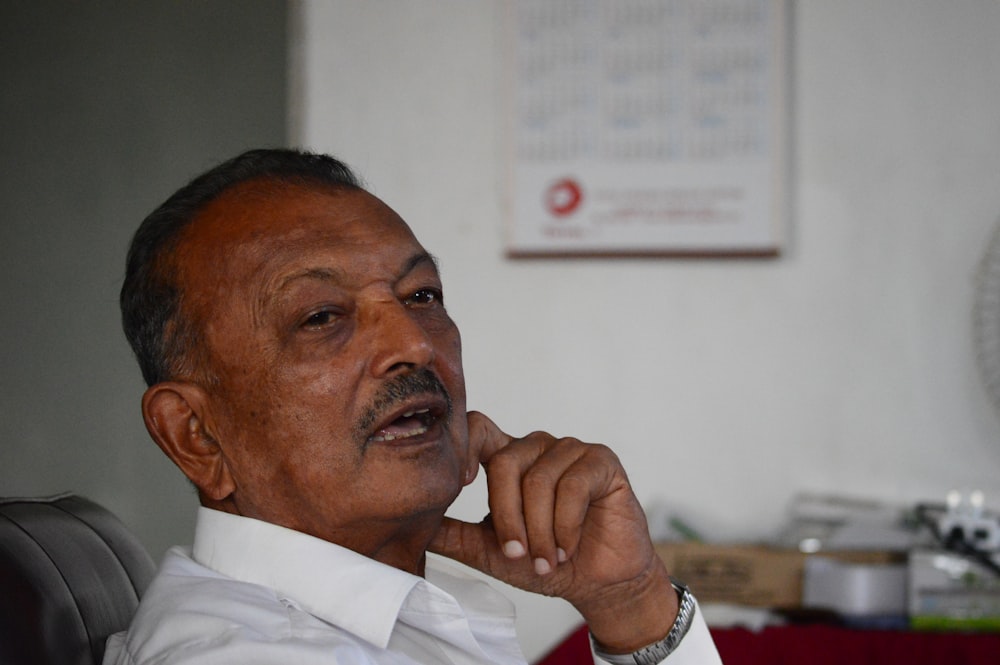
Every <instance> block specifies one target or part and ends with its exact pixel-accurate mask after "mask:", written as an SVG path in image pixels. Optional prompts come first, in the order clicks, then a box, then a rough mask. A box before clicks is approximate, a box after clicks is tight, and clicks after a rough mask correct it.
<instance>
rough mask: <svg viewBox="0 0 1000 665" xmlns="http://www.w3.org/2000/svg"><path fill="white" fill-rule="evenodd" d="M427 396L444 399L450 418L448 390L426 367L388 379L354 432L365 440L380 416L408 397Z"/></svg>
mask: <svg viewBox="0 0 1000 665" xmlns="http://www.w3.org/2000/svg"><path fill="white" fill-rule="evenodd" d="M427 394H431V395H439V396H441V397H442V398H444V401H445V403H446V404H447V417H448V418H451V413H452V405H451V395H449V394H448V390H447V389H446V388H445V387H444V384H443V383H441V380H440V379H438V377H437V375H436V374H434V372H432V371H430V370H429V369H427V368H426V367H421V368H419V369H415V370H413V371H412V372H409V373H407V374H400V375H399V376H396V377H393V378H392V379H389V380H388V381H387V382H386V383H385V384H384V385H383V386H382V387H381V388H380V389H379V391H378V393H377V394H376V395H375V397H374V398H373V399H372V402H371V404H369V405H368V406H367V407H366V408H365V410H364V412H363V413H362V414H361V418H360V419H359V420H358V424H357V427H356V431H357V433H358V435H359V437H360V438H361V440H367V438H368V434H369V433H370V432H371V428H372V427H374V426H375V423H376V422H377V421H378V419H379V416H380V415H381V414H383V413H385V412H386V411H389V410H390V409H392V408H393V407H395V406H396V405H397V404H399V403H400V402H402V401H404V400H406V399H409V398H410V397H414V396H416V395H427Z"/></svg>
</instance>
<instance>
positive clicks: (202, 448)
mask: <svg viewBox="0 0 1000 665" xmlns="http://www.w3.org/2000/svg"><path fill="white" fill-rule="evenodd" d="M142 415H143V419H144V420H145V423H146V429H147V430H148V431H149V434H150V436H151V437H153V440H154V441H155V442H156V445H158V446H159V447H160V449H161V450H162V451H163V452H164V454H166V456H167V457H169V458H170V459H171V460H172V461H173V463H174V464H176V465H177V467H178V468H180V470H181V471H182V472H183V473H184V475H185V476H187V477H188V479H189V480H190V481H191V482H192V483H194V484H195V486H197V488H198V490H199V491H200V493H201V494H202V495H203V496H204V497H206V498H208V499H211V500H214V501H222V500H224V499H225V498H226V497H228V496H229V495H230V494H232V493H233V490H234V489H235V483H234V482H233V478H232V474H231V473H230V471H229V467H228V465H227V463H226V458H225V455H224V454H223V450H222V448H221V447H220V446H219V443H218V442H217V441H216V438H215V436H214V435H213V433H212V431H211V427H210V426H209V420H210V419H209V418H208V415H209V414H208V410H207V396H206V395H205V392H204V391H203V390H202V389H201V388H200V387H198V386H197V385H195V384H193V383H187V382H182V381H165V382H163V383H157V384H156V385H154V386H151V387H150V388H149V389H148V390H146V393H145V395H143V398H142Z"/></svg>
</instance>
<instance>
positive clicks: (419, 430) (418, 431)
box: [372, 426, 427, 441]
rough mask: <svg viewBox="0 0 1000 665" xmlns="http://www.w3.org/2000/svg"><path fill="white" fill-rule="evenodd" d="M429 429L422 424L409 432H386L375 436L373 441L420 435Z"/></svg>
mask: <svg viewBox="0 0 1000 665" xmlns="http://www.w3.org/2000/svg"><path fill="white" fill-rule="evenodd" d="M426 431H427V427H425V426H421V427H417V428H416V429H411V430H410V431H409V432H405V433H403V434H386V435H384V436H373V437H372V441H395V440H396V439H406V438H409V437H411V436H420V435H421V434H423V433H424V432H426Z"/></svg>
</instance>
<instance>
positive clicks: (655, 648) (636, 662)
mask: <svg viewBox="0 0 1000 665" xmlns="http://www.w3.org/2000/svg"><path fill="white" fill-rule="evenodd" d="M671 583H672V587H673V589H674V591H675V593H676V597H677V603H678V611H677V615H676V618H675V619H674V623H673V625H672V626H671V628H670V631H669V632H668V633H667V635H666V636H665V637H664V638H662V639H660V640H657V641H655V642H652V643H649V644H646V645H645V646H643V647H640V648H638V649H636V650H634V651H630V652H628V653H610V652H609V651H607V650H606V648H605V647H604V646H603V645H602V644H601V643H600V642H598V641H597V639H596V638H595V637H594V634H593V633H591V635H590V641H591V647H592V648H593V650H594V653H595V655H596V656H597V657H598V658H600V659H601V660H604V661H606V662H608V663H611V665H655V664H656V663H660V662H661V661H663V660H664V659H665V658H666V657H667V656H669V655H670V654H671V653H673V652H674V651H675V650H676V649H677V647H678V646H680V643H681V640H683V639H684V636H685V635H687V632H688V629H689V628H690V627H691V623H692V621H693V620H694V615H695V612H696V611H697V610H696V608H697V604H696V603H695V600H694V596H693V595H691V592H690V591H689V590H688V588H687V587H686V586H684V585H683V584H682V583H680V582H678V581H676V580H671Z"/></svg>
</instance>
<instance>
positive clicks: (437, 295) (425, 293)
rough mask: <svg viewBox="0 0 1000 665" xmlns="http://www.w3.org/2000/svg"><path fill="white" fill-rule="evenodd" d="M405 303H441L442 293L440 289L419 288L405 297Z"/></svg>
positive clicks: (442, 299)
mask: <svg viewBox="0 0 1000 665" xmlns="http://www.w3.org/2000/svg"><path fill="white" fill-rule="evenodd" d="M406 304H407V305H434V304H437V305H443V304H444V294H443V293H441V289H420V290H419V291H415V292H414V293H413V295H411V296H410V297H409V298H407V299H406Z"/></svg>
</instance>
